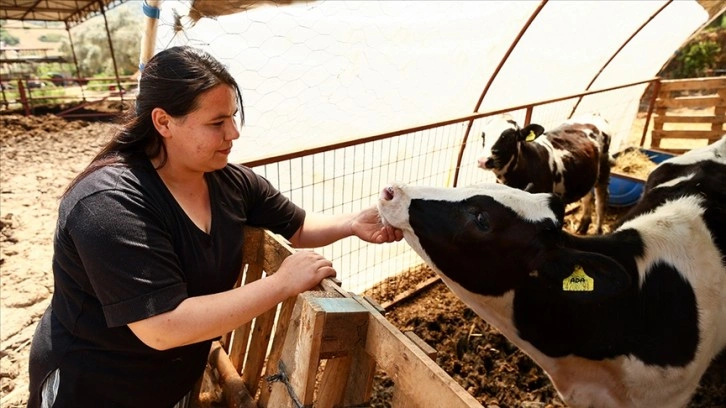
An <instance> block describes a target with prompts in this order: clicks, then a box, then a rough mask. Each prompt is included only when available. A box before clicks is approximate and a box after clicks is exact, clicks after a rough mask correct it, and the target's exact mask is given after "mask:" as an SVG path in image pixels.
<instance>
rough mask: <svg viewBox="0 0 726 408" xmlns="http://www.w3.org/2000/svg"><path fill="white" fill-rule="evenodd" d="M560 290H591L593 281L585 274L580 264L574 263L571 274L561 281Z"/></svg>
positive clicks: (593, 288)
mask: <svg viewBox="0 0 726 408" xmlns="http://www.w3.org/2000/svg"><path fill="white" fill-rule="evenodd" d="M562 290H565V291H569V292H592V291H593V290H595V281H594V280H593V279H592V278H591V277H589V276H587V274H586V273H585V270H584V269H582V266H580V265H575V270H573V271H572V275H570V276H568V277H566V278H565V279H564V280H563V281H562Z"/></svg>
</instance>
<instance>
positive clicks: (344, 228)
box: [290, 206, 403, 248]
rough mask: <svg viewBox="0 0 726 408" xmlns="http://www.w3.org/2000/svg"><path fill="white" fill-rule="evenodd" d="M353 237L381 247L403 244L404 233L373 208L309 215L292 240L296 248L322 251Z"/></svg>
mask: <svg viewBox="0 0 726 408" xmlns="http://www.w3.org/2000/svg"><path fill="white" fill-rule="evenodd" d="M350 236H357V237H358V238H360V239H362V240H363V241H366V242H371V243H374V244H381V243H385V242H394V241H400V240H401V239H402V238H403V233H402V232H401V230H399V229H396V228H393V227H391V226H387V225H383V222H382V221H381V217H380V215H379V214H378V210H377V209H376V207H375V206H373V207H369V208H366V209H364V210H362V211H360V212H358V213H350V214H340V215H325V214H318V213H308V214H307V215H306V216H305V221H304V222H303V225H302V226H301V227H300V228H299V229H298V230H297V232H295V234H294V235H293V236H292V237H291V238H290V244H292V246H293V247H296V248H318V247H322V246H325V245H328V244H331V243H333V242H335V241H338V240H340V239H342V238H346V237H350Z"/></svg>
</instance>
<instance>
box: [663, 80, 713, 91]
mask: <svg viewBox="0 0 726 408" xmlns="http://www.w3.org/2000/svg"><path fill="white" fill-rule="evenodd" d="M714 88H726V77H710V78H691V79H668V80H663V81H661V83H660V89H661V90H665V91H669V92H670V91H691V90H703V89H714Z"/></svg>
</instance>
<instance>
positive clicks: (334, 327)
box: [310, 297, 368, 359]
mask: <svg viewBox="0 0 726 408" xmlns="http://www.w3.org/2000/svg"><path fill="white" fill-rule="evenodd" d="M310 301H311V302H314V303H315V305H316V307H317V308H319V309H322V310H323V311H325V321H324V323H325V324H324V327H323V331H322V333H321V336H322V339H321V343H320V358H321V359H330V358H335V357H340V356H345V355H348V354H349V353H350V352H352V350H353V349H354V348H355V347H356V346H357V345H360V344H362V343H363V341H364V340H365V336H366V332H367V330H368V311H367V310H366V309H363V308H362V307H361V306H360V304H359V303H358V302H357V301H356V300H355V299H353V298H350V297H348V298H313V299H311V300H310Z"/></svg>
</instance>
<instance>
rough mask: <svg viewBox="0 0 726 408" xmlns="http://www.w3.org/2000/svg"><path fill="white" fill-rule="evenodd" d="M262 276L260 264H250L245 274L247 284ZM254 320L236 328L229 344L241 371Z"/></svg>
mask: <svg viewBox="0 0 726 408" xmlns="http://www.w3.org/2000/svg"><path fill="white" fill-rule="evenodd" d="M260 278H262V267H261V265H260V264H259V263H258V264H250V265H249V267H248V268H247V273H246V274H245V283H244V284H245V285H246V284H248V283H252V282H254V281H256V280H258V279H260ZM254 320H255V319H253V320H252V321H249V322H247V323H245V324H243V325H242V326H240V327H238V328H236V329H234V332H233V334H232V344H231V345H229V347H230V349H229V355H230V358H231V359H232V364H233V365H234V366H235V368H236V369H237V371H238V372H239V371H240V370H241V369H242V365H243V364H244V358H245V352H246V350H247V344H248V343H249V337H250V331H251V330H252V322H253V321H254Z"/></svg>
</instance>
